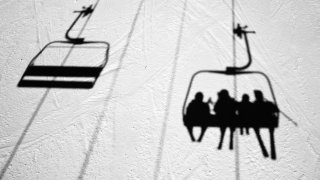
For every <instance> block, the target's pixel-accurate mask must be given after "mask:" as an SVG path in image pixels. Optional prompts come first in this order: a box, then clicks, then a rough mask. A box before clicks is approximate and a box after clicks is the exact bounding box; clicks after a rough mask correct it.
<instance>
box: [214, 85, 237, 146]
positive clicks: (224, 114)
mask: <svg viewBox="0 0 320 180" xmlns="http://www.w3.org/2000/svg"><path fill="white" fill-rule="evenodd" d="M214 111H215V113H216V119H217V120H218V121H219V125H220V132H221V134H220V142H219V146H218V149H221V148H222V144H223V138H224V135H225V132H226V129H227V127H229V128H230V144H229V148H230V149H233V133H234V130H235V127H236V126H235V124H234V123H235V118H236V101H235V100H234V99H233V98H231V97H230V96H229V92H228V91H227V90H226V89H223V90H221V91H220V92H219V93H218V100H217V102H216V104H215V106H214Z"/></svg>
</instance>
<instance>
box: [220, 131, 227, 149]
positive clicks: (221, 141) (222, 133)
mask: <svg viewBox="0 0 320 180" xmlns="http://www.w3.org/2000/svg"><path fill="white" fill-rule="evenodd" d="M226 129H227V128H226V127H220V142H219V146H218V149H221V148H222V143H223V138H224V134H225V133H226Z"/></svg>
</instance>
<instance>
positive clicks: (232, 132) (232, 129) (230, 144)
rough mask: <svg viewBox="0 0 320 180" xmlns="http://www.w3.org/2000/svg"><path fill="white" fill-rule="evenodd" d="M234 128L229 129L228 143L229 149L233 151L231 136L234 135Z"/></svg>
mask: <svg viewBox="0 0 320 180" xmlns="http://www.w3.org/2000/svg"><path fill="white" fill-rule="evenodd" d="M234 131H235V128H234V127H230V142H229V149H230V150H232V149H233V134H234Z"/></svg>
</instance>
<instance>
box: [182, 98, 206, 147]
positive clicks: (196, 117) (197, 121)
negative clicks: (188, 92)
mask: <svg viewBox="0 0 320 180" xmlns="http://www.w3.org/2000/svg"><path fill="white" fill-rule="evenodd" d="M210 102H211V99H209V100H208V102H207V103H205V102H203V93H202V92H197V93H196V95H195V98H194V99H193V100H192V101H191V103H190V104H189V106H188V108H187V118H186V121H185V124H186V126H187V129H188V132H189V134H190V137H191V140H192V141H195V138H194V136H193V126H194V125H199V126H200V127H201V133H200V136H199V139H198V142H201V140H202V138H203V135H204V133H205V132H206V130H207V125H206V122H207V121H208V120H209V118H210V107H209V103H210Z"/></svg>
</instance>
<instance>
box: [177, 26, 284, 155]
mask: <svg viewBox="0 0 320 180" xmlns="http://www.w3.org/2000/svg"><path fill="white" fill-rule="evenodd" d="M245 28H246V26H245V27H241V26H240V25H238V27H237V28H236V29H234V33H235V34H236V35H237V36H238V37H239V38H242V36H244V39H245V43H246V48H247V53H248V59H249V61H248V63H247V64H246V65H244V66H242V67H227V68H226V69H225V70H200V71H197V72H196V73H194V74H193V75H192V77H191V80H190V82H189V86H188V89H187V93H186V96H185V99H184V103H183V108H182V117H183V122H184V125H185V126H186V127H187V129H188V131H189V133H190V136H191V139H192V140H193V141H194V138H193V135H192V128H193V127H202V128H203V127H204V128H205V129H206V128H207V127H218V128H221V127H223V126H227V127H230V126H233V127H234V128H253V129H260V128H267V129H269V132H270V149H271V159H276V149H275V140H274V129H275V128H277V127H278V126H279V111H277V112H275V113H274V116H273V118H272V120H271V121H259V119H256V122H250V121H249V122H248V123H245V124H242V122H241V121H237V120H235V121H234V122H232V124H226V123H225V122H222V121H219V120H217V119H216V115H211V117H210V118H209V119H208V120H199V119H190V116H188V114H187V102H188V99H189V98H190V92H191V89H192V86H193V84H194V81H195V79H196V77H197V76H199V75H202V74H209V75H214V76H217V75H222V76H234V77H239V76H252V75H258V76H260V77H262V78H263V79H265V83H266V84H267V86H268V87H269V89H268V91H270V94H271V98H272V99H271V100H270V99H268V100H269V101H271V102H272V103H273V104H274V105H275V107H278V106H277V100H276V96H275V93H274V90H273V87H272V84H271V81H270V79H269V77H268V76H267V75H266V74H265V73H263V72H261V71H245V69H247V68H248V67H249V66H250V64H251V62H252V58H251V52H250V47H249V43H248V38H247V34H248V33H254V32H253V31H246V30H245ZM193 118H195V117H193ZM204 122H205V123H204ZM190 131H191V132H190ZM204 131H205V130H204ZM256 133H259V132H256ZM203 134H204V132H202V135H200V138H199V139H200V141H201V139H202V137H201V136H203ZM257 136H259V137H257V138H258V140H259V144H260V146H261V148H262V151H263V154H264V156H265V157H267V156H268V154H267V152H266V149H265V147H264V145H263V142H262V139H261V137H260V134H257ZM220 142H221V140H220ZM261 143H262V144H261ZM262 146H263V147H262Z"/></svg>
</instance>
